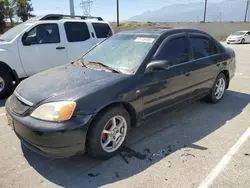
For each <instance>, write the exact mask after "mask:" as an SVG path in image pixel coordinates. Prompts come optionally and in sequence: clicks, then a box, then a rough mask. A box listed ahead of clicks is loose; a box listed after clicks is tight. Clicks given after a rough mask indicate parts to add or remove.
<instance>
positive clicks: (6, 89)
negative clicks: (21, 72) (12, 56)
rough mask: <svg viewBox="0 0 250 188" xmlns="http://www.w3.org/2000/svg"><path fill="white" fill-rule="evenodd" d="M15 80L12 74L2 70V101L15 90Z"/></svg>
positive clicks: (0, 82) (0, 94) (0, 74)
mask: <svg viewBox="0 0 250 188" xmlns="http://www.w3.org/2000/svg"><path fill="white" fill-rule="evenodd" d="M12 82H13V78H12V76H11V74H10V73H9V72H8V71H7V70H5V69H2V68H0V99H2V98H4V97H7V96H8V95H10V94H11V92H13V90H14V85H13V83H12Z"/></svg>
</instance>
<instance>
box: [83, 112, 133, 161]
mask: <svg viewBox="0 0 250 188" xmlns="http://www.w3.org/2000/svg"><path fill="white" fill-rule="evenodd" d="M130 124H131V121H130V116H129V113H128V112H127V111H126V110H125V109H124V108H122V107H114V108H111V109H108V110H106V111H105V112H103V113H101V114H99V117H98V118H97V119H96V120H94V122H93V123H92V125H91V127H90V130H89V133H88V138H87V139H88V140H87V150H88V153H89V154H90V155H92V156H94V157H96V158H100V159H107V158H110V157H111V156H113V155H115V154H116V153H117V152H118V151H119V150H120V148H121V146H122V145H123V143H124V141H125V139H126V138H127V135H128V133H129V130H130V127H131V125H130Z"/></svg>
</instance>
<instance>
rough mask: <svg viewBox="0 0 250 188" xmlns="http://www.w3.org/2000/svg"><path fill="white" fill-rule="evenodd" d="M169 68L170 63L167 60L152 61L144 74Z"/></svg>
mask: <svg viewBox="0 0 250 188" xmlns="http://www.w3.org/2000/svg"><path fill="white" fill-rule="evenodd" d="M169 68H170V63H169V62H168V61H167V60H157V61H152V62H150V63H149V64H148V65H147V67H146V71H145V73H150V72H153V71H155V70H168V69H169Z"/></svg>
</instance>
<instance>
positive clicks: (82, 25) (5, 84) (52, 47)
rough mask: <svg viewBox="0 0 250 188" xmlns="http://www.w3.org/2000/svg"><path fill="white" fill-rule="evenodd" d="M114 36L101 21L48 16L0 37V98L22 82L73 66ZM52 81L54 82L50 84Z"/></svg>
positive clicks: (92, 18)
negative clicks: (42, 73) (79, 59)
mask: <svg viewBox="0 0 250 188" xmlns="http://www.w3.org/2000/svg"><path fill="white" fill-rule="evenodd" d="M113 33H114V30H113V28H112V26H111V25H110V24H109V23H108V22H105V21H103V20H102V18H100V17H83V16H74V17H72V16H66V15H59V14H49V15H46V16H43V17H35V18H33V19H30V20H28V21H27V22H24V23H22V24H20V25H18V26H16V27H14V28H12V29H11V30H9V31H7V32H6V33H4V34H3V35H2V36H0V98H3V97H5V96H7V95H9V94H10V93H11V92H12V91H13V89H14V85H15V84H17V83H18V82H19V80H20V79H22V78H26V77H29V76H31V75H33V74H36V73H38V72H41V71H43V70H46V69H49V68H52V67H55V66H58V65H62V64H66V63H70V62H73V61H75V60H77V58H79V57H80V56H82V55H83V54H84V53H86V52H87V51H88V50H89V49H90V48H91V47H93V46H95V45H96V44H97V43H99V42H101V41H102V40H103V39H105V38H107V37H109V36H110V35H112V34H113ZM51 81H53V80H51Z"/></svg>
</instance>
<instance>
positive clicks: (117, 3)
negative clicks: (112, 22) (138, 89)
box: [116, 0, 120, 27]
mask: <svg viewBox="0 0 250 188" xmlns="http://www.w3.org/2000/svg"><path fill="white" fill-rule="evenodd" d="M116 8H117V10H116V12H117V27H119V26H120V24H119V14H120V13H119V0H116Z"/></svg>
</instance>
